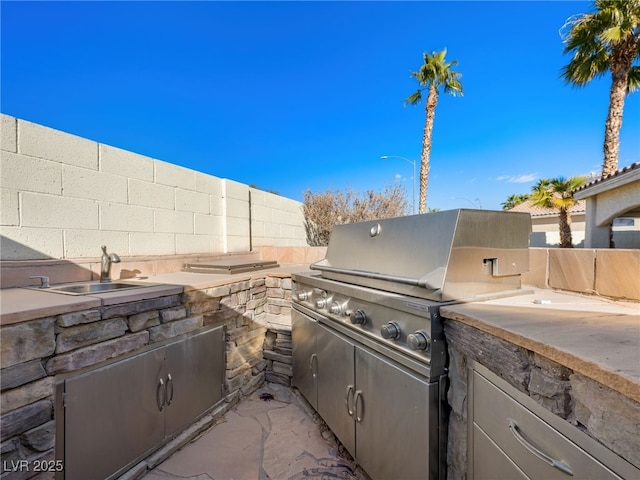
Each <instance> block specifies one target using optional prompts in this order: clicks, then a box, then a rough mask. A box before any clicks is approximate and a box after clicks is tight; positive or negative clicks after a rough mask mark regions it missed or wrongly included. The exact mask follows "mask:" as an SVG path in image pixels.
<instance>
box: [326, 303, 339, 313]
mask: <svg viewBox="0 0 640 480" xmlns="http://www.w3.org/2000/svg"><path fill="white" fill-rule="evenodd" d="M340 312H342V305H340V303H338V302H333V303H332V304H331V306H330V307H329V313H331V314H333V315H340Z"/></svg>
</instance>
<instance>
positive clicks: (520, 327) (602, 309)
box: [440, 290, 640, 402]
mask: <svg viewBox="0 0 640 480" xmlns="http://www.w3.org/2000/svg"><path fill="white" fill-rule="evenodd" d="M440 312H441V314H442V316H443V317H445V318H447V319H451V320H457V321H460V322H462V323H464V324H466V325H469V326H472V327H475V328H477V329H479V330H482V331H484V332H487V333H490V334H492V335H494V336H496V337H499V338H502V339H504V340H506V341H508V342H511V343H513V344H515V345H518V346H520V347H522V348H526V349H528V350H531V351H534V352H536V353H539V354H540V355H542V356H544V357H546V358H549V359H551V360H553V361H555V362H557V363H559V364H561V365H564V366H566V367H568V368H570V369H572V370H573V371H574V372H577V373H580V374H582V375H584V376H586V377H589V378H592V379H593V380H596V381H598V382H600V383H602V384H603V385H606V386H608V387H610V388H612V389H614V390H616V391H618V392H620V393H622V394H623V395H625V396H627V397H629V398H631V399H633V400H635V401H636V402H640V304H639V303H631V302H612V301H608V300H605V299H602V298H598V297H593V296H584V295H577V294H570V293H561V292H556V291H553V290H534V291H532V293H530V294H526V295H519V296H513V297H506V298H501V299H495V300H488V301H485V302H474V303H464V304H458V305H451V306H446V307H442V308H441V310H440Z"/></svg>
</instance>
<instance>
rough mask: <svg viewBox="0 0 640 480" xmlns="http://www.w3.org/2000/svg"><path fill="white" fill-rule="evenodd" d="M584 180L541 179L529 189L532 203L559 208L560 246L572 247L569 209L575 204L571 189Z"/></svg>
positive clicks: (577, 178)
mask: <svg viewBox="0 0 640 480" xmlns="http://www.w3.org/2000/svg"><path fill="white" fill-rule="evenodd" d="M586 180H587V178H586V177H572V178H570V179H568V180H567V179H566V178H564V177H558V178H554V179H551V180H547V179H541V180H539V181H538V183H537V184H536V185H534V187H533V189H532V190H531V195H530V196H529V198H530V199H531V203H532V204H533V205H539V206H542V207H546V208H555V209H558V210H559V212H560V224H559V229H560V248H571V247H573V242H572V240H571V215H570V214H569V209H570V208H571V207H572V206H573V205H574V204H575V200H574V199H573V191H574V190H575V189H576V188H578V187H580V186H581V185H582V184H584V182H585V181H586Z"/></svg>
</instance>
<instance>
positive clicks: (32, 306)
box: [0, 265, 309, 325]
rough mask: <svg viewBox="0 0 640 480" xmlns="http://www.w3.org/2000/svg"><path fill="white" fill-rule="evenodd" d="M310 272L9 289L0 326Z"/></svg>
mask: <svg viewBox="0 0 640 480" xmlns="http://www.w3.org/2000/svg"><path fill="white" fill-rule="evenodd" d="M308 268H309V267H308V265H282V266H280V267H278V268H273V269H264V270H256V271H254V272H247V273H238V274H233V275H231V274H210V273H192V272H175V273H165V274H161V275H156V276H152V277H140V278H135V279H133V278H127V279H126V281H127V282H130V281H140V282H141V283H155V284H158V285H154V286H150V287H147V288H144V289H133V290H123V291H117V290H116V291H112V292H105V293H92V294H90V295H66V294H62V293H56V292H53V291H50V290H46V289H38V288H6V289H2V290H0V325H9V324H12V323H19V322H24V321H28V320H33V319H36V318H42V317H47V316H53V315H60V314H63V313H69V312H78V311H81V310H87V309H90V308H96V307H100V306H102V305H114V304H119V303H128V302H135V301H139V300H145V299H150V298H157V297H163V296H167V295H176V294H181V293H182V292H186V291H190V290H202V289H204V288H211V287H216V286H221V285H227V284H229V283H236V282H243V281H247V280H251V279H252V278H260V277H265V276H284V277H288V276H290V275H291V273H294V272H299V271H304V270H307V269H308ZM114 281H117V280H114ZM80 283H83V282H80ZM53 286H55V285H53Z"/></svg>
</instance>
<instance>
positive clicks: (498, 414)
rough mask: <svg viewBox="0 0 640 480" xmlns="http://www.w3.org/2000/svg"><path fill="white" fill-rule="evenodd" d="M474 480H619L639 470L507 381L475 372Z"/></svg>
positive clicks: (638, 473) (475, 368)
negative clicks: (521, 479) (511, 479)
mask: <svg viewBox="0 0 640 480" xmlns="http://www.w3.org/2000/svg"><path fill="white" fill-rule="evenodd" d="M470 379H471V389H470V393H471V395H470V402H469V434H470V440H471V441H470V449H469V473H470V475H469V478H471V479H476V480H480V479H495V478H523V479H545V480H546V479H561V480H562V479H567V480H568V479H569V478H572V477H573V478H580V479H597V480H601V479H602V480H604V479H620V478H640V471H639V470H638V469H637V468H635V467H633V465H631V464H629V463H628V462H626V461H625V460H623V459H622V458H620V457H619V456H617V455H615V454H614V453H613V452H611V451H610V450H608V449H607V448H606V447H604V446H603V445H601V444H599V443H597V442H596V441H595V440H593V439H592V438H590V437H588V436H587V435H586V434H585V433H583V432H581V431H579V430H578V429H577V428H576V427H574V426H572V425H570V424H569V423H568V422H566V421H565V420H563V419H561V418H560V417H557V416H555V415H553V414H552V413H551V412H549V411H548V410H546V409H544V408H543V407H541V406H540V405H538V404H537V403H535V401H533V400H532V399H531V398H529V397H528V396H526V395H524V394H523V393H521V392H518V391H517V390H516V389H515V388H513V387H512V386H510V385H509V384H507V383H506V382H505V381H504V380H502V379H501V378H499V377H497V376H496V375H495V374H493V373H492V372H490V371H489V370H487V369H486V368H484V367H482V366H481V365H478V364H474V365H473V366H472V369H471V371H470Z"/></svg>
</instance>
